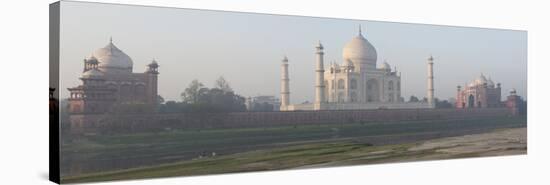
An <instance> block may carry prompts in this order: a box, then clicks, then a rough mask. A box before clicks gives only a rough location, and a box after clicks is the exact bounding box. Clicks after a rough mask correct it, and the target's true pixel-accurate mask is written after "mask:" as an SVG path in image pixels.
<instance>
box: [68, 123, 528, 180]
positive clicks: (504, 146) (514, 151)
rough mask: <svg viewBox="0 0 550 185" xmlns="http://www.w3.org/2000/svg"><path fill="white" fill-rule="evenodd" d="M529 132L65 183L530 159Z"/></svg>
mask: <svg viewBox="0 0 550 185" xmlns="http://www.w3.org/2000/svg"><path fill="white" fill-rule="evenodd" d="M526 138H527V130H526V128H525V127H522V128H505V129H494V130H492V131H489V132H485V133H477V134H466V135H463V136H454V137H445V138H439V139H431V140H424V141H416V142H406V143H400V144H385V145H373V144H371V143H369V142H368V140H369V139H365V138H361V137H357V138H340V139H335V140H325V141H311V142H305V143H301V144H298V143H294V145H293V146H281V147H276V148H273V149H260V150H254V151H248V152H241V153H235V154H229V155H223V156H208V157H206V156H205V157H203V158H197V159H193V160H187V161H181V162H176V163H170V164H164V165H157V166H152V167H141V168H132V169H127V170H118V171H111V172H102V173H92V174H86V175H80V176H72V177H66V178H63V179H62V182H63V183H73V182H92V181H104V180H124V179H141V178H156V177H171V176H189V175H206V174H220V173H233V172H249V171H262V170H283V169H299V168H317V167H329V166H345V165H360V164H376V163H388V162H406V161H422V160H437V159H454V158H464V157H484V156H500V155H518V154H526V153H527V139H526Z"/></svg>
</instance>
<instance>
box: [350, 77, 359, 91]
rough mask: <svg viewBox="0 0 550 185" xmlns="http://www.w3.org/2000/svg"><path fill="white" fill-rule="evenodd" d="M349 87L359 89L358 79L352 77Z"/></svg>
mask: <svg viewBox="0 0 550 185" xmlns="http://www.w3.org/2000/svg"><path fill="white" fill-rule="evenodd" d="M349 88H350V89H357V80H355V79H351V81H350V82H349Z"/></svg>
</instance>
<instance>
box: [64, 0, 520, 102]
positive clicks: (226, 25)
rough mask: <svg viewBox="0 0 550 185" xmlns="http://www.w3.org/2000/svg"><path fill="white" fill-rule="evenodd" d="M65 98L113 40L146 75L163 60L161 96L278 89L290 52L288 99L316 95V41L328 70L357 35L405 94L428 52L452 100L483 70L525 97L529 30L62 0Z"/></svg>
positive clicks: (417, 86)
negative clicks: (86, 63) (192, 89)
mask: <svg viewBox="0 0 550 185" xmlns="http://www.w3.org/2000/svg"><path fill="white" fill-rule="evenodd" d="M61 7H62V8H61V61H60V62H61V65H60V68H61V69H60V71H61V74H60V78H61V79H63V80H62V83H61V84H60V85H61V97H62V98H63V97H68V91H67V90H66V89H67V88H68V87H73V86H77V85H78V84H80V83H81V81H80V80H78V77H79V76H80V75H81V73H82V68H83V59H84V58H85V57H87V56H89V55H90V54H91V53H92V52H93V51H94V50H96V49H97V48H101V47H104V46H105V45H107V44H108V42H109V37H111V36H112V37H113V42H114V44H115V45H116V46H117V47H118V48H120V49H121V50H123V51H124V52H125V53H126V54H128V55H129V56H130V57H131V58H132V60H133V62H134V72H143V71H144V70H145V65H146V64H148V63H150V62H151V60H152V59H153V58H154V59H156V60H157V61H158V62H159V64H160V68H159V72H160V75H159V94H160V95H161V96H163V97H164V98H165V99H167V100H180V96H179V95H180V93H181V92H183V90H184V89H185V88H186V87H187V85H188V84H189V83H190V82H191V81H192V80H193V79H198V80H199V81H201V82H203V83H204V84H205V85H206V86H208V87H212V86H213V84H214V81H215V80H216V79H217V78H218V77H219V76H224V77H225V78H226V79H227V80H228V81H229V82H230V84H231V86H232V87H233V89H234V90H235V91H236V92H237V93H238V94H241V95H243V96H256V95H274V96H277V97H278V96H279V92H280V89H279V88H280V84H279V83H280V64H281V60H282V58H283V56H284V55H287V56H288V58H289V71H290V91H291V101H292V103H300V102H303V101H306V100H308V101H311V100H312V99H313V96H314V77H315V74H314V64H315V48H314V46H315V44H316V43H317V42H318V41H319V40H321V42H322V43H323V45H324V46H325V66H328V63H329V62H332V61H336V62H338V63H341V62H342V49H343V47H344V45H345V44H346V43H347V42H348V41H350V40H351V38H353V37H354V36H355V35H357V31H358V25H359V24H360V25H362V26H363V35H365V37H366V38H367V40H369V41H370V42H371V44H373V45H374V47H375V48H376V50H377V52H378V64H379V65H380V64H381V63H382V62H383V61H384V60H387V61H388V63H389V64H390V65H391V66H392V69H393V66H397V70H398V71H400V72H401V73H402V83H401V84H402V88H401V89H402V93H401V94H402V96H403V97H405V99H408V97H409V96H411V95H416V96H419V97H424V96H426V69H427V67H426V63H427V61H426V58H428V57H429V55H430V54H433V56H434V58H435V61H434V63H435V64H434V76H435V96H436V97H438V98H440V99H447V98H449V97H454V96H455V93H456V86H457V85H464V83H465V82H469V81H471V80H473V79H475V78H476V77H477V76H479V75H480V74H481V73H483V74H485V75H486V76H488V77H491V78H492V79H493V81H495V83H498V82H500V83H502V87H503V92H502V95H503V97H505V96H507V95H508V90H509V89H511V88H515V89H517V90H518V94H519V95H520V96H524V98H527V97H526V96H527V92H526V91H527V32H525V31H512V30H496V29H479V28H464V27H448V26H434V25H419V24H403V23H389V22H377V21H359V20H346V19H326V18H312V17H296V16H279V15H263V14H250V13H233V12H220V11H202V10H187V9H173V8H157V7H143V6H123V5H109V4H96V3H82V2H62V6H61Z"/></svg>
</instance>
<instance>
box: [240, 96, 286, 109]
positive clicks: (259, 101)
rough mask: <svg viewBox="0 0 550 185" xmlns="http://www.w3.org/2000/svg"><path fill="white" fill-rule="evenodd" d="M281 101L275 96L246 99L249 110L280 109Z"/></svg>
mask: <svg viewBox="0 0 550 185" xmlns="http://www.w3.org/2000/svg"><path fill="white" fill-rule="evenodd" d="M280 106H281V101H279V99H278V98H276V97H275V96H255V97H248V98H247V99H246V109H247V110H248V111H278V110H279V107H280Z"/></svg>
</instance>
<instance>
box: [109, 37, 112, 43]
mask: <svg viewBox="0 0 550 185" xmlns="http://www.w3.org/2000/svg"><path fill="white" fill-rule="evenodd" d="M109 42H110V43H111V44H112V43H113V36H110V37H109Z"/></svg>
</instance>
